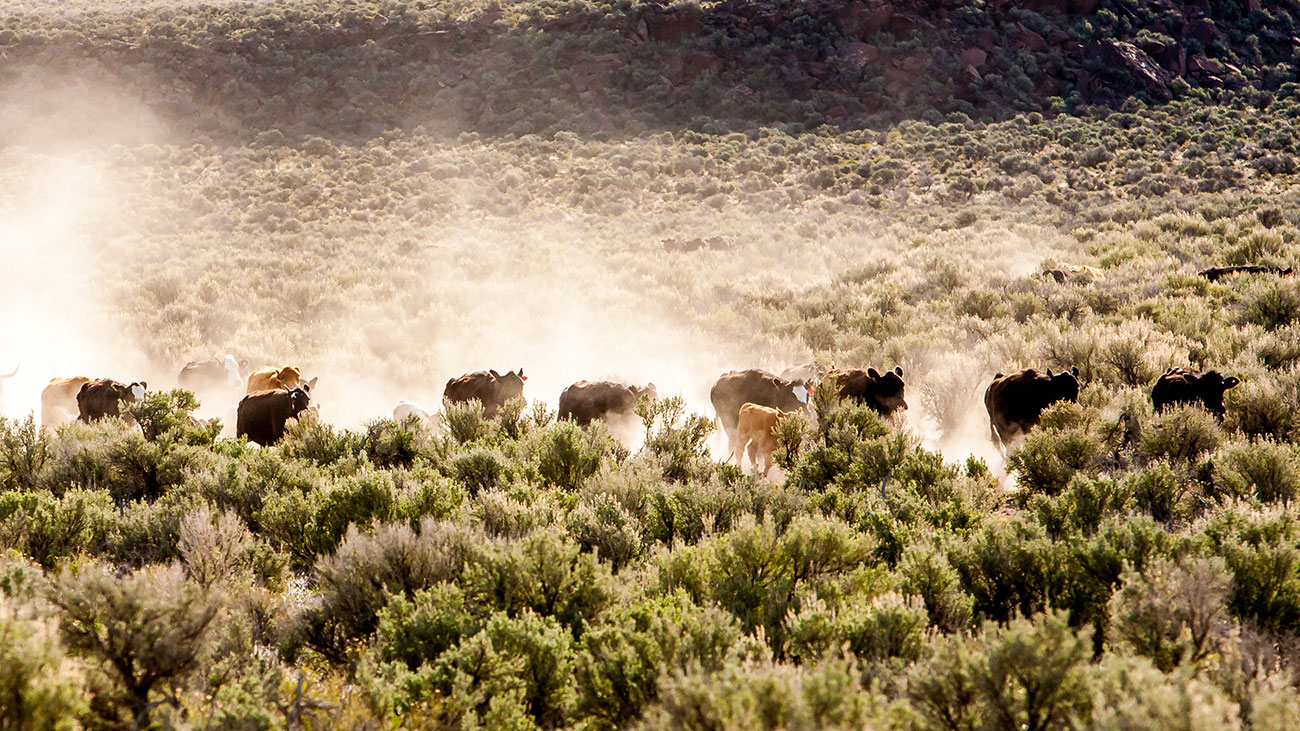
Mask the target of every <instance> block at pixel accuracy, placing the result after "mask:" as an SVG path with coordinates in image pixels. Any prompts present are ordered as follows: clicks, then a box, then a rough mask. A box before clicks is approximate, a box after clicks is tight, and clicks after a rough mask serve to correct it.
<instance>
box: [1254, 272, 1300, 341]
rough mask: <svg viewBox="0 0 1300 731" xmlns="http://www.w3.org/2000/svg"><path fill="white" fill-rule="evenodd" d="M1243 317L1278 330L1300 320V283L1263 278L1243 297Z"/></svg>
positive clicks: (1267, 328) (1256, 323) (1269, 328)
mask: <svg viewBox="0 0 1300 731" xmlns="http://www.w3.org/2000/svg"><path fill="white" fill-rule="evenodd" d="M1243 306H1244V311H1243V315H1242V317H1243V318H1244V319H1245V321H1246V322H1248V323H1251V324H1253V325H1259V326H1260V327H1262V328H1264V329H1265V330H1276V329H1278V328H1281V327H1286V326H1288V325H1291V324H1293V323H1295V322H1297V321H1298V320H1300V284H1297V283H1296V282H1294V281H1291V280H1289V279H1287V280H1280V281H1279V280H1272V279H1267V280H1261V281H1259V282H1257V283H1256V284H1254V285H1253V286H1251V288H1250V289H1249V290H1248V291H1247V293H1246V295H1245V297H1244V298H1243Z"/></svg>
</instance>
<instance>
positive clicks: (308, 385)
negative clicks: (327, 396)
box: [301, 376, 320, 393]
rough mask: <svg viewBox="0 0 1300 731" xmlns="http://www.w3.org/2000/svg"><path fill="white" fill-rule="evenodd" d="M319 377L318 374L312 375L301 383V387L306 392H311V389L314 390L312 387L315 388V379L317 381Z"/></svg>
mask: <svg viewBox="0 0 1300 731" xmlns="http://www.w3.org/2000/svg"><path fill="white" fill-rule="evenodd" d="M319 378H320V376H312V379H311V380H310V381H307V382H306V383H304V384H301V388H302V390H304V391H306V392H307V393H311V392H312V390H314V389H315V388H316V381H317V379H319Z"/></svg>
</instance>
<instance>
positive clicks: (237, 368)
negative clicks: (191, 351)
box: [176, 355, 248, 393]
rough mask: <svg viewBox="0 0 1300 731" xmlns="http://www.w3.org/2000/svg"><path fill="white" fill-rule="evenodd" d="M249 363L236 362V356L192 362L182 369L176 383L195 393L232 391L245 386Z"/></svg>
mask: <svg viewBox="0 0 1300 731" xmlns="http://www.w3.org/2000/svg"><path fill="white" fill-rule="evenodd" d="M247 371H248V361H246V360H235V356H233V355H227V356H226V357H225V358H213V359H212V360H201V361H193V360H192V361H190V362H189V363H186V364H185V367H184V368H181V372H180V375H178V376H177V377H176V383H177V385H179V386H180V387H181V388H183V389H185V390H187V391H191V392H193V393H212V392H221V391H231V390H234V389H238V388H240V387H242V386H243V385H244V374H245V373H247Z"/></svg>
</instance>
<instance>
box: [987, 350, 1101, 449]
mask: <svg viewBox="0 0 1300 731" xmlns="http://www.w3.org/2000/svg"><path fill="white" fill-rule="evenodd" d="M1057 401H1073V402H1076V403H1077V402H1078V401H1079V369H1078V368H1075V367H1074V366H1071V367H1070V370H1068V371H1061V372H1060V373H1057V374H1055V375H1053V374H1052V369H1051V368H1048V369H1047V373H1039V372H1038V371H1036V370H1034V369H1033V368H1026V369H1024V370H1023V371H1019V372H1017V373H1009V374H1007V375H1003V374H1001V373H999V374H997V375H995V376H994V377H993V383H990V384H989V387H988V390H986V391H985V392H984V408H986V409H988V412H989V426H990V428H991V430H992V437H993V443H994V444H995V445H997V447H998V448H999V449H1001V450H1003V451H1005V450H1006V449H1007V448H1008V447H1009V446H1010V444H1011V442H1012V441H1013V440H1015V439H1018V438H1020V437H1022V436H1024V434H1025V433H1026V432H1028V431H1029V430H1030V429H1032V428H1033V427H1035V426H1037V424H1038V419H1039V417H1040V416H1041V415H1042V413H1043V409H1045V408H1047V407H1048V406H1051V405H1052V404H1054V403H1056V402H1057Z"/></svg>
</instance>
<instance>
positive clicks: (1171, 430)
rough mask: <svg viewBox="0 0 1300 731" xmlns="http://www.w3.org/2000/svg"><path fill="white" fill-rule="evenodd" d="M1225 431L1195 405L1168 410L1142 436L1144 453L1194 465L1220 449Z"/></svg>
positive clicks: (1210, 416) (1156, 457)
mask: <svg viewBox="0 0 1300 731" xmlns="http://www.w3.org/2000/svg"><path fill="white" fill-rule="evenodd" d="M1221 441H1223V436H1222V432H1221V431H1220V429H1219V425H1218V423H1217V422H1216V421H1215V419H1214V417H1213V416H1212V415H1211V414H1210V413H1209V412H1207V411H1205V410H1204V409H1201V408H1198V407H1195V406H1179V407H1176V408H1172V409H1167V410H1166V411H1165V413H1163V414H1161V415H1159V416H1157V417H1156V418H1155V422H1154V423H1153V424H1152V425H1151V427H1150V428H1149V429H1148V430H1147V431H1146V433H1145V434H1144V435H1143V437H1142V451H1143V453H1144V454H1146V455H1147V456H1149V457H1152V458H1155V459H1161V458H1164V459H1168V460H1170V461H1171V462H1174V463H1178V462H1184V463H1188V462H1191V461H1193V460H1195V459H1197V458H1199V457H1201V456H1202V455H1204V454H1206V453H1207V452H1212V451H1214V450H1215V449H1217V448H1218V446H1219V443H1220V442H1221Z"/></svg>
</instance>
